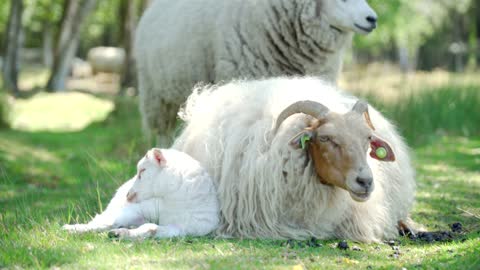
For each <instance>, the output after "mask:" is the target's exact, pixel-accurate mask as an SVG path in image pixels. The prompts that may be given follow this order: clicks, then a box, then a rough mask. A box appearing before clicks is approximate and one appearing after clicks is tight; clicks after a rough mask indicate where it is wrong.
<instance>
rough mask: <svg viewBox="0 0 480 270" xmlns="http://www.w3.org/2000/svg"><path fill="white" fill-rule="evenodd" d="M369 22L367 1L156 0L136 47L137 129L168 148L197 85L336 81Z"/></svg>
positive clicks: (372, 19) (141, 25)
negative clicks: (306, 78) (287, 78)
mask: <svg viewBox="0 0 480 270" xmlns="http://www.w3.org/2000/svg"><path fill="white" fill-rule="evenodd" d="M376 23H377V15H376V13H375V12H374V11H373V10H372V8H371V7H370V6H369V5H368V3H367V1H366V0H356V1H345V0H229V1H223V0H202V1H193V0H177V1H171V0H156V1H155V2H154V3H153V4H152V6H151V7H150V8H149V9H147V11H146V12H145V13H144V15H143V16H142V18H141V20H140V23H139V26H138V29H137V36H136V41H135V55H136V58H137V67H138V80H139V94H140V111H141V113H142V121H143V125H144V127H145V128H146V130H147V131H149V132H148V133H152V131H153V132H155V133H156V135H161V136H159V137H158V142H159V143H161V144H165V143H168V142H169V141H170V139H169V138H168V134H169V133H170V132H169V131H171V129H172V128H173V127H174V126H175V124H176V121H175V120H176V119H175V118H176V113H177V111H178V109H179V107H180V105H181V104H183V103H184V102H185V99H186V97H187V96H188V95H189V94H190V93H191V89H192V87H193V86H194V85H195V84H196V83H198V82H203V83H218V82H221V81H229V80H231V79H234V78H237V79H238V78H251V79H253V78H263V77H273V76H283V75H314V76H322V77H324V78H326V79H328V80H330V81H335V80H336V78H337V75H338V73H339V70H340V69H341V66H342V58H343V54H344V51H345V49H346V47H348V46H349V44H350V40H351V38H352V35H353V33H354V32H356V33H361V34H367V33H369V32H371V31H373V29H374V28H375V27H376Z"/></svg>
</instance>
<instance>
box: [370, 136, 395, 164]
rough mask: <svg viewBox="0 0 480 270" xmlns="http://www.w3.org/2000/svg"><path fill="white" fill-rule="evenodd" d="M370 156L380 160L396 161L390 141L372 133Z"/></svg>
mask: <svg viewBox="0 0 480 270" xmlns="http://www.w3.org/2000/svg"><path fill="white" fill-rule="evenodd" d="M370 148H372V150H371V151H370V156H371V157H372V158H374V159H378V160H380V161H395V153H393V150H392V148H391V147H390V145H388V143H387V142H386V141H384V140H382V139H380V138H378V137H376V136H373V135H372V138H371V139H370Z"/></svg>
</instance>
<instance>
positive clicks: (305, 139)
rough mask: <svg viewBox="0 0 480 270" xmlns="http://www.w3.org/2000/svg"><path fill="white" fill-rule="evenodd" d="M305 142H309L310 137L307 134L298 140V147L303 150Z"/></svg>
mask: <svg viewBox="0 0 480 270" xmlns="http://www.w3.org/2000/svg"><path fill="white" fill-rule="evenodd" d="M307 141H310V136H309V135H308V134H303V136H302V137H301V138H300V145H301V146H302V149H303V150H305V143H306V142H307Z"/></svg>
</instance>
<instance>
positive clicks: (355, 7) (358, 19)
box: [316, 0, 377, 34]
mask: <svg viewBox="0 0 480 270" xmlns="http://www.w3.org/2000/svg"><path fill="white" fill-rule="evenodd" d="M316 1H317V5H318V11H317V12H318V13H319V16H325V17H326V19H327V21H328V22H329V23H330V24H331V25H332V27H335V28H338V29H340V30H342V31H353V32H356V33H359V34H368V33H370V32H372V31H373V29H375V28H376V27H377V14H376V13H375V11H374V10H373V9H372V8H371V7H370V5H369V4H368V3H367V1H366V0H316Z"/></svg>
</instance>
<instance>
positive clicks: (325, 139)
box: [318, 136, 330, 142]
mask: <svg viewBox="0 0 480 270" xmlns="http://www.w3.org/2000/svg"><path fill="white" fill-rule="evenodd" d="M318 140H319V141H321V142H328V141H330V137H328V136H319V137H318Z"/></svg>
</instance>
